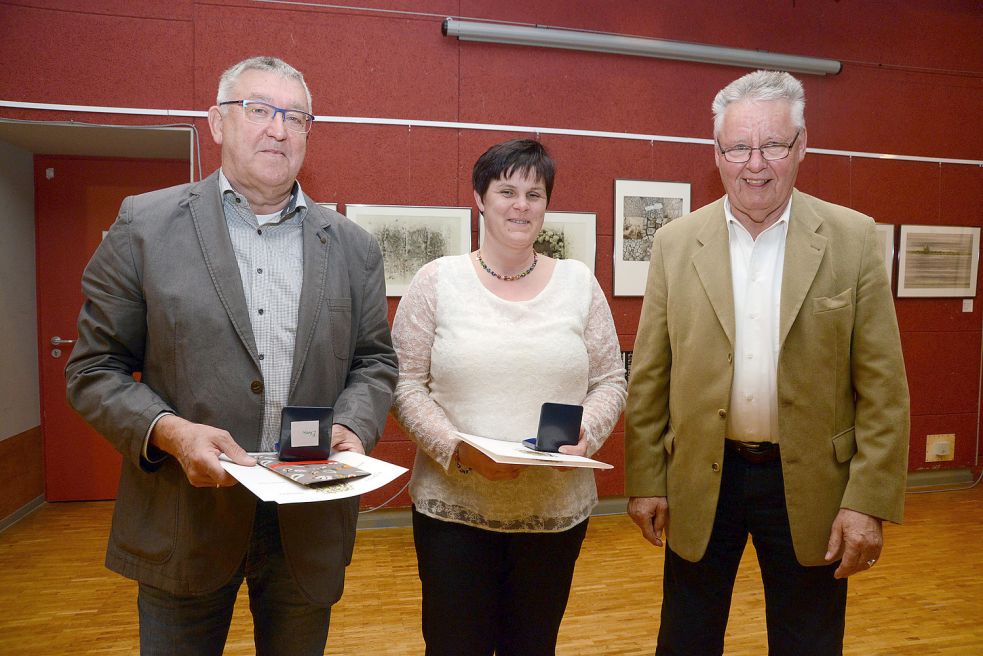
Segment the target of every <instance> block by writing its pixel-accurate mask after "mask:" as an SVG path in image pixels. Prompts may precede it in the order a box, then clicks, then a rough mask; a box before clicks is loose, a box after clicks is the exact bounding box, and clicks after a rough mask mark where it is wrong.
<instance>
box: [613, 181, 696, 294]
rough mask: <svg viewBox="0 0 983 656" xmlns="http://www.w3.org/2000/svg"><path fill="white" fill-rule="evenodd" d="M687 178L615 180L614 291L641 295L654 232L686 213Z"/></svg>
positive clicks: (646, 276)
mask: <svg viewBox="0 0 983 656" xmlns="http://www.w3.org/2000/svg"><path fill="white" fill-rule="evenodd" d="M689 203H690V185H689V183H688V182H654V181H650V180H615V181H614V295H615V296H642V295H643V294H645V280H646V278H648V270H649V258H650V257H651V254H652V240H653V239H655V233H656V232H657V231H658V230H659V228H661V227H662V226H664V225H665V224H667V223H669V222H670V221H672V220H673V219H678V218H679V217H681V216H683V215H684V214H689Z"/></svg>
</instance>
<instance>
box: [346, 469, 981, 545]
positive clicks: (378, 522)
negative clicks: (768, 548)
mask: <svg viewBox="0 0 983 656" xmlns="http://www.w3.org/2000/svg"><path fill="white" fill-rule="evenodd" d="M973 480H974V479H973V472H972V471H971V470H970V469H932V470H927V471H916V472H909V474H908V488H907V489H908V490H909V491H912V490H919V489H923V488H946V487H951V486H963V485H969V484H971V483H972V482H973ZM940 491H941V490H940ZM627 505H628V499H627V497H605V498H603V499H601V500H600V501H599V502H598V504H597V506H595V507H594V511H593V512H592V513H591V516H593V517H601V516H604V515H623V514H625V510H626V507H627ZM412 525H413V516H412V514H411V513H410V509H409V508H383V509H380V510H375V511H373V512H368V513H362V514H360V515H359V516H358V529H359V530H372V529H379V528H407V527H409V526H412Z"/></svg>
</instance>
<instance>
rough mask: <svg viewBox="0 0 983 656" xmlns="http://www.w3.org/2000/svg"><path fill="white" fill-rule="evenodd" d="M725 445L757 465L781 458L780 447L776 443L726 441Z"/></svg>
mask: <svg viewBox="0 0 983 656" xmlns="http://www.w3.org/2000/svg"><path fill="white" fill-rule="evenodd" d="M724 444H725V445H727V448H728V449H730V450H731V451H733V452H734V453H736V454H737V455H739V456H741V457H742V458H744V459H745V460H747V461H748V462H750V463H752V464H755V465H758V464H761V463H763V462H771V461H773V460H778V459H779V458H780V457H781V452H780V451H779V450H778V445H777V444H775V443H774V442H738V441H737V440H724Z"/></svg>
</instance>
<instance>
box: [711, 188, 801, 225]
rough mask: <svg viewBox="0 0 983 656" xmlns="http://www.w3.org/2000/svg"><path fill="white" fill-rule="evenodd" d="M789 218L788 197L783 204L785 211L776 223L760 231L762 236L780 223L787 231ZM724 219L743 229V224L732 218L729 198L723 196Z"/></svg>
mask: <svg viewBox="0 0 983 656" xmlns="http://www.w3.org/2000/svg"><path fill="white" fill-rule="evenodd" d="M791 216H792V197H791V196H789V199H788V203H786V204H785V209H784V210H783V211H782V215H781V216H780V217H778V220H777V221H775V222H774V223H773V224H771V225H770V226H768V227H767V228H765V229H764V230H763V231H762V234H763V233H765V232H768V231H769V230H771V229H772V228H774V227H775V226H777V225H780V224H782V223H784V224H785V228H786V230H787V229H788V220H789V218H790V217H791ZM724 218H725V219H727V223H729V224H733V225H737V226H740V227H742V228H744V224H742V223H741V222H740V221H738V220H737V217H735V216H734V212H733V210H732V209H731V207H730V196H724ZM744 230H747V228H744Z"/></svg>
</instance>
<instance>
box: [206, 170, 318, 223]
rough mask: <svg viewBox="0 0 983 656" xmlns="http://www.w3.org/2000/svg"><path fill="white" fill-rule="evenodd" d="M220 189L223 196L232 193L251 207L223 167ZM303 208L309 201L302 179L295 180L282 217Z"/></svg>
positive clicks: (219, 176)
mask: <svg viewBox="0 0 983 656" xmlns="http://www.w3.org/2000/svg"><path fill="white" fill-rule="evenodd" d="M218 190H219V193H220V194H221V196H222V198H225V195H226V194H227V193H231V194H232V195H234V196H235V197H236V198H239V199H240V200H241V201H242V202H243V203H245V204H246V207H249V201H248V200H246V197H245V196H243V195H242V194H240V193H239V192H238V191H236V190H235V189H234V188H233V187H232V183H231V182H229V179H228V178H227V177H225V171H223V170H222V169H221V168H220V169H219V170H218ZM300 208H303V209H304V210H306V209H307V201H306V200H305V199H304V192H303V191H302V190H301V188H300V181H299V180H294V186H293V187H292V188H291V190H290V200H289V201H288V202H287V204H286V206H285V207H284V208H283V209H282V210H280V217H281V218H282V217H286V216H289V215H290V214H291V213H292V212H293V211H294V210H297V209H300Z"/></svg>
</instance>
